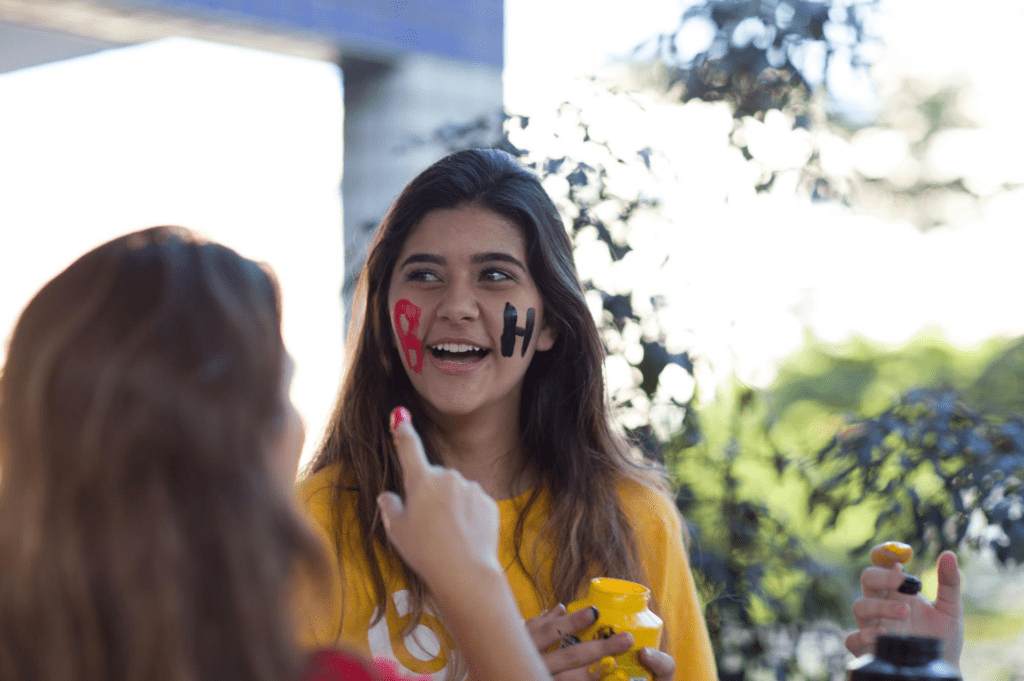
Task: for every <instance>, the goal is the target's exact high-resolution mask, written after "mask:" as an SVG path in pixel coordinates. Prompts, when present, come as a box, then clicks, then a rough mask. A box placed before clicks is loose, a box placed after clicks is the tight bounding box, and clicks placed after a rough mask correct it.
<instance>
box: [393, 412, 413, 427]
mask: <svg viewBox="0 0 1024 681" xmlns="http://www.w3.org/2000/svg"><path fill="white" fill-rule="evenodd" d="M402 421H408V422H409V423H412V414H410V413H409V410H408V409H406V408H405V407H395V409H394V410H393V411H392V412H391V432H392V433H393V432H395V431H396V430H398V424H399V423H401V422H402Z"/></svg>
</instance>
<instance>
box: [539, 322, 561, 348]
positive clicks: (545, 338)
mask: <svg viewBox="0 0 1024 681" xmlns="http://www.w3.org/2000/svg"><path fill="white" fill-rule="evenodd" d="M556 340H558V332H557V331H556V330H555V329H554V327H552V326H551V325H550V324H548V322H547V320H545V321H544V325H543V326H542V327H541V329H540V335H538V336H537V352H546V351H548V350H550V349H551V348H553V347H554V346H555V341H556Z"/></svg>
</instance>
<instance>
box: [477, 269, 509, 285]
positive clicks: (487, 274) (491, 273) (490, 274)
mask: <svg viewBox="0 0 1024 681" xmlns="http://www.w3.org/2000/svg"><path fill="white" fill-rule="evenodd" d="M480 278H481V279H483V280H484V281H491V282H494V281H510V280H512V279H513V277H512V275H511V274H509V273H508V272H505V271H504V270H498V269H494V268H489V269H486V270H484V271H483V272H481V273H480Z"/></svg>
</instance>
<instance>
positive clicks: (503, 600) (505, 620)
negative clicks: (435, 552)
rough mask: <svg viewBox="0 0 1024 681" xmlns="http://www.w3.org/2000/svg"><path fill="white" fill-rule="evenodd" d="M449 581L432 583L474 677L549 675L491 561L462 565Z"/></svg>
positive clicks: (506, 680) (478, 680) (510, 680)
mask: <svg viewBox="0 0 1024 681" xmlns="http://www.w3.org/2000/svg"><path fill="white" fill-rule="evenodd" d="M458 577H459V578H458V580H449V579H446V580H444V581H452V582H454V581H457V583H453V584H451V585H446V586H442V587H441V588H440V589H434V596H435V598H436V599H437V603H438V606H439V607H440V608H441V610H442V611H443V612H444V615H445V618H446V620H447V624H448V627H449V630H450V631H451V634H452V637H453V638H454V639H455V643H456V645H457V646H458V648H459V650H461V651H462V653H463V654H464V655H465V656H466V660H467V662H468V664H469V668H470V675H471V677H472V678H473V679H474V680H475V681H497V680H499V679H500V680H501V681H547V680H548V679H550V678H551V675H550V673H549V672H548V669H547V666H546V665H545V664H544V660H543V658H542V657H541V654H540V651H538V650H537V648H536V646H535V645H534V642H533V639H532V638H531V636H530V634H529V632H528V631H527V629H526V625H525V623H524V622H523V619H522V616H521V614H520V612H519V606H518V604H517V603H516V600H515V597H514V596H513V595H512V590H511V589H510V588H509V585H508V582H507V581H506V579H505V574H504V572H502V571H501V569H500V568H499V567H498V566H497V565H493V566H467V569H466V570H464V571H461V572H460V574H459V576H458Z"/></svg>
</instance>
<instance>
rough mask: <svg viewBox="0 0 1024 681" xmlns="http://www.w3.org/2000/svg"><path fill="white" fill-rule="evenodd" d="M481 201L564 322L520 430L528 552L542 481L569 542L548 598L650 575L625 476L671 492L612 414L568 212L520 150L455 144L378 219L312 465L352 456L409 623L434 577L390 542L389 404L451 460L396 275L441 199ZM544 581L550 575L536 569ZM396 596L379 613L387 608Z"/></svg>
mask: <svg viewBox="0 0 1024 681" xmlns="http://www.w3.org/2000/svg"><path fill="white" fill-rule="evenodd" d="M462 205H476V206H480V207H483V208H486V209H488V210H490V211H493V212H494V213H496V214H498V215H500V216H502V217H504V218H506V219H508V220H510V221H511V222H512V223H513V224H515V225H517V226H518V227H519V228H520V230H522V233H523V236H524V239H525V242H526V251H527V260H528V267H529V269H530V274H531V275H532V277H533V279H534V281H535V282H536V284H537V288H538V290H539V291H540V295H541V297H542V299H543V301H544V317H545V321H546V323H547V324H549V325H551V327H552V329H553V330H554V331H555V333H556V340H555V344H554V346H553V347H552V348H551V349H550V350H548V351H546V352H537V353H536V354H535V355H534V358H533V361H532V362H531V364H530V366H529V368H528V369H527V372H526V376H525V379H524V385H523V390H522V403H521V408H520V432H521V437H522V443H523V450H524V451H525V453H526V459H525V460H524V461H522V462H521V465H522V470H523V471H526V470H528V469H529V468H530V467H533V468H534V469H535V470H536V471H537V472H538V473H539V476H540V483H541V484H539V485H537V486H536V487H534V489H533V492H532V494H531V495H529V497H528V501H527V503H526V506H525V508H524V509H523V510H522V512H521V513H520V515H519V521H518V523H517V525H516V528H515V533H514V545H515V548H516V555H517V559H518V561H519V563H520V564H522V565H523V567H524V568H525V563H524V561H523V557H522V549H523V546H522V544H523V533H524V524H525V519H526V517H527V515H528V512H529V508H530V507H531V506H533V504H534V503H536V502H537V501H538V500H539V499H540V495H541V492H542V490H543V489H545V488H546V489H547V491H548V492H549V495H550V517H549V518H548V520H547V523H546V525H545V527H544V530H543V536H544V537H546V539H547V540H548V541H550V542H551V543H552V545H553V546H558V547H559V550H558V551H555V552H553V553H554V556H553V558H554V564H553V565H552V568H551V575H550V576H549V577H550V580H551V584H552V589H553V593H541V596H542V599H543V600H544V601H546V602H550V603H551V604H552V605H554V603H555V602H561V603H569V602H570V601H572V600H574V599H575V598H577V597H578V596H579V595H580V594H581V591H582V588H583V587H584V586H585V585H586V583H587V582H588V581H589V579H590V577H592V576H594V575H596V574H600V575H604V576H609V577H619V578H623V579H630V580H634V581H640V582H643V581H644V578H643V575H642V574H641V566H640V563H639V557H638V555H637V546H636V540H635V537H634V533H633V528H632V527H631V526H630V523H629V520H628V518H627V516H626V515H625V513H624V512H623V509H622V507H621V504H620V500H619V496H618V494H617V491H616V487H617V485H618V484H619V483H621V482H622V481H623V479H632V480H635V481H638V482H640V483H642V484H644V485H647V486H648V487H650V488H653V489H656V490H658V491H660V492H665V491H666V485H665V482H664V477H663V476H662V475H661V472H660V470H659V469H658V468H657V467H655V466H654V465H653V464H651V462H646V461H643V460H641V459H639V458H638V457H637V456H636V455H635V454H634V452H633V451H632V450H631V448H630V447H628V446H627V443H626V442H625V441H624V439H623V438H622V437H621V435H620V434H619V433H618V432H617V431H616V430H614V429H613V427H612V425H611V424H610V422H609V415H608V408H607V405H606V397H605V389H604V382H603V377H602V371H601V369H602V362H603V360H604V349H603V346H602V344H601V340H600V337H599V335H598V331H597V327H596V325H595V323H594V319H593V317H592V316H591V313H590V310H589V308H588V307H587V303H586V300H585V299H584V295H583V288H582V286H581V284H580V281H579V276H578V274H577V272H576V266H575V263H574V261H573V255H572V244H571V242H570V240H569V237H568V234H567V233H566V230H565V227H564V226H563V224H562V220H561V218H560V217H559V214H558V210H557V209H556V208H555V205H554V203H552V201H551V199H550V197H549V196H548V195H547V193H546V192H545V191H544V189H543V187H542V186H541V183H540V180H539V179H538V178H537V176H536V175H534V174H533V173H532V172H530V171H529V170H527V169H525V168H523V167H522V166H521V165H519V163H518V162H517V161H516V160H515V159H514V158H513V157H512V156H511V155H509V154H507V153H505V152H502V151H498V150H493V149H488V150H482V149H473V150H468V151H461V152H457V153H455V154H452V155H450V156H448V157H446V158H443V159H441V160H440V161H438V162H436V163H435V164H433V165H432V166H430V167H429V168H427V169H426V170H425V171H423V172H422V173H421V174H420V175H419V176H418V177H416V178H415V179H414V180H413V181H412V182H411V183H410V184H409V185H408V186H407V187H406V188H405V189H404V190H403V192H402V193H401V195H400V196H399V197H398V199H397V200H396V201H395V202H394V204H392V206H391V208H390V210H389V211H388V213H387V215H386V216H385V218H384V220H383V222H382V224H381V225H380V228H379V229H378V231H377V234H376V237H375V240H374V242H373V245H372V246H371V249H370V252H369V255H368V257H367V260H366V264H365V266H364V268H363V271H362V273H361V276H360V279H359V282H358V285H357V289H356V295H355V301H356V306H357V307H356V308H355V309H354V310H353V323H352V327H351V329H350V339H349V345H348V347H349V348H350V350H349V360H348V364H347V369H346V374H345V379H344V381H343V383H342V386H341V390H340V393H339V397H338V399H337V402H336V405H335V409H334V412H333V414H332V416H331V419H330V422H329V425H328V428H327V431H326V436H325V439H324V442H323V444H322V447H321V449H320V451H319V452H318V454H317V456H316V458H315V459H314V461H313V462H312V464H311V467H310V470H311V472H313V473H315V472H316V471H319V470H321V469H323V468H324V467H326V466H330V465H332V464H340V465H341V469H342V472H341V478H340V480H339V485H338V487H337V489H336V492H335V495H336V497H337V495H339V494H341V493H342V492H343V490H349V489H351V490H354V491H355V492H356V495H357V502H356V506H357V514H358V530H359V531H360V532H361V534H362V537H363V538H364V542H363V544H362V550H363V551H364V552H365V562H366V564H367V566H368V567H369V570H370V577H371V580H372V587H373V593H374V597H375V598H376V600H377V602H378V604H380V605H381V606H383V605H384V604H385V603H386V600H385V599H386V597H387V591H386V587H385V583H384V577H383V574H382V571H381V568H380V566H379V565H378V562H377V557H376V554H375V548H374V547H375V546H376V547H380V548H382V549H384V550H385V553H384V555H385V556H389V557H390V559H391V561H392V566H393V567H396V568H397V569H399V570H400V571H401V573H402V576H403V577H404V580H405V583H406V585H407V586H408V588H409V591H410V593H411V608H412V610H411V615H410V619H409V623H408V626H407V627H406V632H408V631H411V630H412V629H413V628H415V626H416V624H417V623H418V622H419V621H420V618H421V616H422V615H423V606H424V602H425V598H426V596H427V589H426V586H425V584H424V583H423V581H422V580H421V579H420V578H419V577H418V576H417V575H416V574H415V573H414V572H413V571H412V570H411V569H409V567H408V566H407V565H405V564H404V563H402V562H401V560H400V558H399V557H398V556H396V554H395V552H394V551H391V550H390V549H389V548H388V541H387V538H386V536H385V534H384V529H383V526H382V524H381V521H380V517H379V514H378V512H377V503H376V498H377V495H378V494H380V493H381V491H383V490H393V491H399V490H400V489H401V475H400V466H399V464H398V459H397V455H396V453H395V450H394V447H393V445H392V443H391V437H390V434H389V433H388V431H387V423H388V418H387V417H388V414H389V413H390V411H391V410H392V409H393V408H394V407H396V406H398V405H404V406H408V407H409V409H410V411H411V412H412V415H413V422H414V423H416V424H417V427H418V428H419V429H420V431H421V432H422V433H424V435H425V437H424V445H425V447H426V449H427V454H428V456H429V457H430V459H431V460H432V461H434V462H435V463H440V458H439V456H438V454H437V450H436V448H435V447H434V446H433V444H432V442H431V438H430V431H431V422H430V419H429V418H428V416H427V414H426V413H425V412H424V411H423V409H421V408H420V406H419V400H418V398H417V396H416V392H415V390H414V389H413V387H412V384H411V382H410V381H409V379H408V377H407V375H406V373H405V371H404V369H403V368H402V365H401V359H400V356H399V354H398V350H397V348H396V347H395V344H394V342H393V340H392V331H391V325H390V315H389V311H388V309H387V302H388V301H387V295H388V287H389V284H390V281H391V273H392V271H393V270H394V268H395V264H396V261H397V259H398V256H399V253H400V251H401V248H402V245H403V243H404V242H405V239H406V237H407V235H408V234H409V232H410V231H411V230H412V229H413V228H414V227H416V225H417V224H419V222H420V220H421V219H422V218H423V216H424V215H426V214H427V213H428V212H430V211H432V210H438V209H445V208H455V207H458V206H462ZM335 508H336V513H337V514H339V515H338V517H337V518H336V522H335V524H334V527H335V529H334V532H335V537H334V543H335V550H336V551H339V552H340V551H341V550H342V549H341V547H342V546H352V543H351V538H349V540H348V541H347V542H346V543H344V544H343V543H342V528H343V527H344V528H345V532H346V533H348V532H350V531H351V530H350V529H349V528H350V527H351V526H346V525H345V524H344V523H343V522H342V518H341V517H340V512H341V505H340V504H336V505H335ZM532 577H533V581H534V586H535V588H537V589H538V590H541V584H543V580H541V578H540V575H532ZM383 611H384V609H383V608H380V609H379V610H378V613H377V618H378V619H379V618H380V617H381V616H382V615H383Z"/></svg>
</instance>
